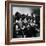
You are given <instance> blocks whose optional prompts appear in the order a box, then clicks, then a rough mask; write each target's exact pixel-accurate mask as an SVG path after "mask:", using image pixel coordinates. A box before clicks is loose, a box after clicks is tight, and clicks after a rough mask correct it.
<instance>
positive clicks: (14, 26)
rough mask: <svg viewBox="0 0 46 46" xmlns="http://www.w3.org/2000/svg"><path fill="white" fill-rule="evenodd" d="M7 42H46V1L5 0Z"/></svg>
mask: <svg viewBox="0 0 46 46" xmlns="http://www.w3.org/2000/svg"><path fill="white" fill-rule="evenodd" d="M5 6H6V8H5V13H6V16H5V29H6V32H5V43H6V44H8V45H9V44H26V43H40V42H41V43H42V42H45V3H42V2H24V1H23V2H22V1H6V2H5Z"/></svg>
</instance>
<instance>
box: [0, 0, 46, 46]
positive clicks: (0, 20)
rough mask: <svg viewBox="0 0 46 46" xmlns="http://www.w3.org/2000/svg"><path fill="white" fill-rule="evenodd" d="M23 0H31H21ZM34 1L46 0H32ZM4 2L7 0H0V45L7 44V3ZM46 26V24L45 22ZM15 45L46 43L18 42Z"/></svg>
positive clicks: (42, 0)
mask: <svg viewBox="0 0 46 46" xmlns="http://www.w3.org/2000/svg"><path fill="white" fill-rule="evenodd" d="M19 1H20V0H19ZM21 1H31V0H21ZM32 1H34V2H46V1H45V0H32ZM4 4H5V0H0V46H5V45H4V44H5V5H4ZM45 14H46V13H45ZM45 18H46V16H45ZM45 21H46V20H45ZM45 26H46V24H45ZM45 30H46V29H45ZM11 46H13V45H11ZM15 46H46V43H34V44H21V45H20V44H18V45H15Z"/></svg>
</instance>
